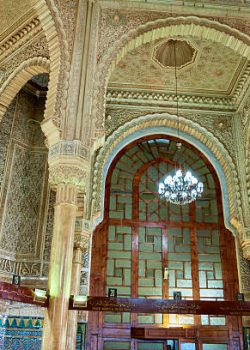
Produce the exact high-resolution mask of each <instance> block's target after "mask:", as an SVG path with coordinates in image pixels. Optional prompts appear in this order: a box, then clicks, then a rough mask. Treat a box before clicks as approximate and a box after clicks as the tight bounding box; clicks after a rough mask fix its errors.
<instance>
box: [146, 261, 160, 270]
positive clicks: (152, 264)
mask: <svg viewBox="0 0 250 350" xmlns="http://www.w3.org/2000/svg"><path fill="white" fill-rule="evenodd" d="M161 267H162V262H161V261H150V260H147V268H148V269H159V268H161Z"/></svg>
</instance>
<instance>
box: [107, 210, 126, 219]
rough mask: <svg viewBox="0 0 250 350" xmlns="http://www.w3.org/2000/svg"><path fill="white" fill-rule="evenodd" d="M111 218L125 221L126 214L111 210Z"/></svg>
mask: <svg viewBox="0 0 250 350" xmlns="http://www.w3.org/2000/svg"><path fill="white" fill-rule="evenodd" d="M109 217H110V218H111V219H124V213H123V211H121V212H118V211H113V210H110V211H109Z"/></svg>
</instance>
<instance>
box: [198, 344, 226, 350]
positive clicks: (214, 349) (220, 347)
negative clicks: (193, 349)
mask: <svg viewBox="0 0 250 350" xmlns="http://www.w3.org/2000/svg"><path fill="white" fill-rule="evenodd" d="M202 350H228V345H227V344H202Z"/></svg>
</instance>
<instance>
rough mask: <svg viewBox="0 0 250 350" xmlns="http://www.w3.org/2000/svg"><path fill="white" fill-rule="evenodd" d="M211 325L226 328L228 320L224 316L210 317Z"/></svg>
mask: <svg viewBox="0 0 250 350" xmlns="http://www.w3.org/2000/svg"><path fill="white" fill-rule="evenodd" d="M210 325H211V326H225V325H226V318H225V317H224V316H221V317H214V316H210Z"/></svg>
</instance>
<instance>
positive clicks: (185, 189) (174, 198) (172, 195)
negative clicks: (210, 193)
mask: <svg viewBox="0 0 250 350" xmlns="http://www.w3.org/2000/svg"><path fill="white" fill-rule="evenodd" d="M202 192H203V183H202V182H199V181H198V179H197V178H196V177H195V176H193V175H192V173H191V171H187V172H186V174H185V173H183V171H182V170H181V169H178V170H176V172H175V174H174V175H173V176H172V175H170V174H169V175H167V176H166V178H165V179H164V181H163V182H161V183H160V184H159V194H160V198H162V199H165V200H167V201H168V202H171V203H174V204H179V205H184V204H187V203H191V202H193V201H195V200H196V199H197V197H200V196H201V194H202Z"/></svg>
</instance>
